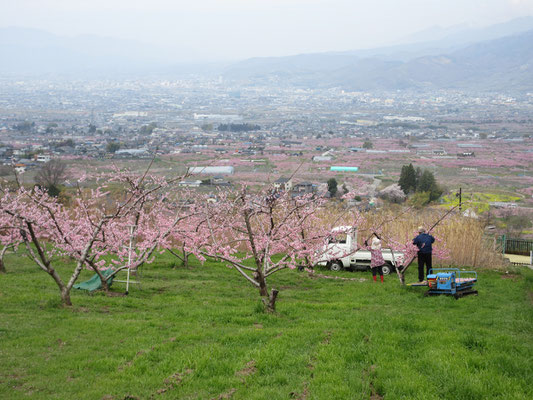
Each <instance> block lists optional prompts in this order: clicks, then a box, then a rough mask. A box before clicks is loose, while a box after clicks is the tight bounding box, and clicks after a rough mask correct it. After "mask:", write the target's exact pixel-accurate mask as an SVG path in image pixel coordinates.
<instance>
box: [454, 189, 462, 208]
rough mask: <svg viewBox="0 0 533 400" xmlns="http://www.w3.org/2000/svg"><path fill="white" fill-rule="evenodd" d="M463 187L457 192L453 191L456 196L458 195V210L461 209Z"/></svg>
mask: <svg viewBox="0 0 533 400" xmlns="http://www.w3.org/2000/svg"><path fill="white" fill-rule="evenodd" d="M462 195H463V189H462V188H459V192H457V193H455V196H456V197H459V212H461V211H462V210H463V196H462Z"/></svg>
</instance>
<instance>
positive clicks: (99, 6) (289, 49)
mask: <svg viewBox="0 0 533 400" xmlns="http://www.w3.org/2000/svg"><path fill="white" fill-rule="evenodd" d="M0 10H1V12H0V27H8V26H19V27H31V28H39V29H44V30H47V31H49V32H52V33H55V34H61V35H69V36H74V35H79V34H97V35H101V36H112V37H117V38H127V39H136V40H142V41H144V42H147V43H155V44H158V45H159V46H161V47H166V48H175V49H181V48H189V49H191V50H192V51H193V52H194V54H196V55H198V56H200V57H202V58H208V59H209V58H211V59H216V58H225V59H235V58H244V57H252V56H272V55H288V54H297V53H305V52H315V51H330V50H331V51H334V50H350V49H361V48H370V47H376V46H381V45H388V44H394V43H397V42H399V41H400V40H401V39H403V38H405V37H406V36H408V35H410V34H412V33H414V32H417V31H421V30H424V29H427V28H430V27H432V26H437V25H438V26H442V27H449V26H452V25H457V24H468V25H471V26H485V25H490V24H494V23H498V22H504V21H507V20H509V19H512V18H515V17H520V16H527V15H533V0H363V1H362V0H190V1H183V0H89V1H85V0H0Z"/></svg>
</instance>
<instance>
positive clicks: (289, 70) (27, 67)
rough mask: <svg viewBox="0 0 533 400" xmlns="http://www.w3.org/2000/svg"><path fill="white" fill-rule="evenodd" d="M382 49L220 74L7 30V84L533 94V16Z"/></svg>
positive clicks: (146, 50) (242, 65)
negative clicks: (129, 78)
mask: <svg viewBox="0 0 533 400" xmlns="http://www.w3.org/2000/svg"><path fill="white" fill-rule="evenodd" d="M400 42H403V43H401V44H398V45H395V46H389V47H381V48H376V49H366V50H353V51H346V52H330V53H316V54H302V55H294V56H288V57H264V58H252V59H248V60H244V61H241V62H237V63H234V64H231V65H225V66H224V67H221V66H219V65H217V66H213V65H199V64H195V65H191V64H187V63H185V62H184V60H186V59H191V58H193V57H194V55H193V54H192V53H191V52H190V51H189V50H188V49H181V50H179V51H169V50H168V49H160V48H157V47H154V46H151V45H147V44H143V43H139V42H135V41H129V40H120V39H114V38H104V37H98V36H76V37H65V36H58V35H53V34H50V33H48V32H45V31H41V30H36V29H26V28H0V55H1V59H2V61H1V62H0V77H1V76H2V75H3V76H7V75H11V76H18V75H43V74H48V75H50V74H54V75H65V74H70V75H74V76H88V75H91V74H92V75H94V74H98V75H104V76H109V75H120V74H128V73H133V74H137V75H142V74H146V73H157V74H164V75H165V76H178V75H183V74H187V73H191V72H194V73H195V74H202V73H204V74H217V75H222V76H224V77H225V78H226V79H229V80H237V81H240V82H247V83H250V84H273V83H275V84H283V85H290V86H298V87H310V88H329V87H341V88H344V89H346V90H380V89H382V90H397V89H423V88H426V89H438V88H457V89H467V90H468V89H476V90H505V91H516V90H518V91H533V17H524V18H518V19H514V20H512V21H509V22H506V23H503V24H498V25H492V26H489V27H485V28H477V29H474V28H468V27H465V26H455V27H451V28H439V27H435V28H432V29H429V30H425V31H423V32H420V33H418V34H414V35H411V36H409V37H407V38H405V39H403V40H401V41H400Z"/></svg>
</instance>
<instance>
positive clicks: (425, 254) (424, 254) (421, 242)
mask: <svg viewBox="0 0 533 400" xmlns="http://www.w3.org/2000/svg"><path fill="white" fill-rule="evenodd" d="M434 241H435V238H434V237H433V236H431V235H430V234H429V233H426V230H425V229H424V227H423V226H419V227H418V236H417V237H415V238H414V239H413V244H414V245H415V246H416V247H418V281H419V282H422V281H423V280H424V277H425V276H427V275H429V270H430V269H431V253H432V252H433V248H432V247H431V244H432V243H433V242H434ZM424 264H425V265H426V275H424Z"/></svg>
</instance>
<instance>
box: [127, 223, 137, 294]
mask: <svg viewBox="0 0 533 400" xmlns="http://www.w3.org/2000/svg"><path fill="white" fill-rule="evenodd" d="M134 228H135V226H134V225H131V226H130V245H129V247H128V276H127V277H126V294H128V292H129V288H130V269H131V251H132V248H133V230H134Z"/></svg>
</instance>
